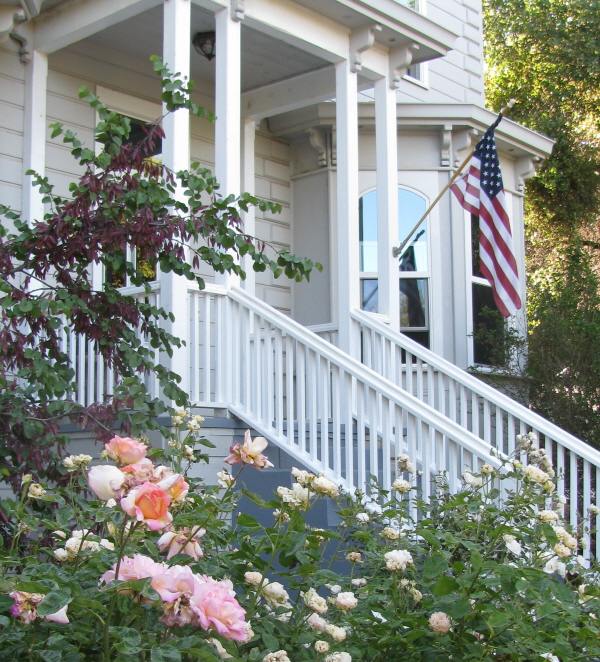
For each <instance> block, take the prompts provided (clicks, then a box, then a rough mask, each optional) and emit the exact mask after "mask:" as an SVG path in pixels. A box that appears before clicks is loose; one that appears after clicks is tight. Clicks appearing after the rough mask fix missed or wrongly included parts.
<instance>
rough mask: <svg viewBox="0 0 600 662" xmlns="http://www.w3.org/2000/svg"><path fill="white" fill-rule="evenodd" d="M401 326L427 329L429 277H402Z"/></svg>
mask: <svg viewBox="0 0 600 662" xmlns="http://www.w3.org/2000/svg"><path fill="white" fill-rule="evenodd" d="M400 327H401V328H408V329H425V328H427V327H428V324H427V278H401V279H400Z"/></svg>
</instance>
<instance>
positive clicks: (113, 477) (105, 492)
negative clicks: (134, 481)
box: [88, 464, 125, 501]
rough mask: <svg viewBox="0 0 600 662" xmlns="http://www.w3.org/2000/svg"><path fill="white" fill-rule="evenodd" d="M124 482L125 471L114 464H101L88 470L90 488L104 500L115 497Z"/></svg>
mask: <svg viewBox="0 0 600 662" xmlns="http://www.w3.org/2000/svg"><path fill="white" fill-rule="evenodd" d="M124 482H125V476H124V475H123V472H122V471H119V469H117V467H114V466H113V465H112V464H101V465H99V466H97V467H92V468H91V469H90V471H89V472H88V483H89V485H90V489H91V490H92V491H93V492H94V494H96V496H97V497H98V498H100V499H103V500H104V501H108V500H109V499H114V498H115V497H116V496H117V492H118V491H119V490H120V489H121V487H122V486H123V483H124Z"/></svg>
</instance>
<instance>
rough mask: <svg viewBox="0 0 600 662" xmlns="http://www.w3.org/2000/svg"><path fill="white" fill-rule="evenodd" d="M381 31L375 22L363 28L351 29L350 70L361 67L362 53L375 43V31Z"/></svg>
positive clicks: (358, 69)
mask: <svg viewBox="0 0 600 662" xmlns="http://www.w3.org/2000/svg"><path fill="white" fill-rule="evenodd" d="M376 32H381V25H379V24H378V23H375V24H374V25H368V26H366V27H364V28H358V29H357V30H352V33H351V34H350V70H351V71H354V72H357V71H360V70H361V69H362V53H364V52H365V51H368V50H369V48H371V46H373V44H374V43H375V33H376Z"/></svg>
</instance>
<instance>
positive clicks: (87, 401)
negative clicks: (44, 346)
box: [61, 283, 160, 407]
mask: <svg viewBox="0 0 600 662" xmlns="http://www.w3.org/2000/svg"><path fill="white" fill-rule="evenodd" d="M121 292H122V293H123V294H127V295H131V296H134V297H135V298H137V299H138V300H140V301H144V300H145V301H147V302H148V303H150V304H152V305H153V306H157V307H159V306H160V286H159V284H158V283H151V284H150V291H149V292H146V290H145V288H144V287H124V288H122V289H121ZM138 335H140V334H138ZM142 340H143V342H144V344H145V345H146V347H149V343H147V342H146V340H145V339H142ZM61 342H62V349H63V351H64V352H65V353H66V354H67V356H68V357H69V362H70V364H71V367H72V368H73V370H74V372H75V375H74V377H73V382H74V385H75V393H74V399H75V402H77V403H78V404H80V405H82V406H84V407H89V406H90V405H92V404H94V403H96V402H104V401H105V400H106V398H108V397H110V396H112V395H113V392H114V388H115V386H116V384H117V380H118V377H117V376H116V375H115V374H114V371H113V370H112V368H109V367H108V366H107V365H106V364H105V361H104V359H103V357H102V355H101V354H100V353H98V352H97V351H96V347H95V343H94V342H93V341H91V340H87V341H86V340H85V338H84V336H82V335H81V334H77V333H75V332H74V331H73V330H72V329H70V328H69V327H68V326H67V325H65V326H63V328H62V337H61ZM145 381H146V388H147V389H148V391H149V393H150V394H151V395H153V396H156V395H157V394H158V389H157V384H156V378H155V377H154V375H152V374H151V375H147V376H146V377H145Z"/></svg>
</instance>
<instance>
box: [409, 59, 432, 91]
mask: <svg viewBox="0 0 600 662" xmlns="http://www.w3.org/2000/svg"><path fill="white" fill-rule="evenodd" d="M419 66H420V67H421V78H414V77H413V76H409V75H408V74H405V75H404V76H403V78H404V80H407V81H408V82H409V83H413V85H418V86H419V87H422V88H423V89H425V90H428V89H429V63H428V62H420V63H419Z"/></svg>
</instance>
